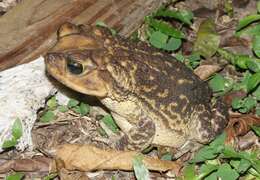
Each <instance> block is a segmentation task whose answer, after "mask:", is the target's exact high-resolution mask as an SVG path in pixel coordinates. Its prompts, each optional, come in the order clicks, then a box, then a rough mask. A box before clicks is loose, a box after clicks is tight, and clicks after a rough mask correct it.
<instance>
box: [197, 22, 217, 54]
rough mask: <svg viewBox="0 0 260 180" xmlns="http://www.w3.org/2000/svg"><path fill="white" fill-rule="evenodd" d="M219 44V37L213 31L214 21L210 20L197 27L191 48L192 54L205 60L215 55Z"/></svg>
mask: <svg viewBox="0 0 260 180" xmlns="http://www.w3.org/2000/svg"><path fill="white" fill-rule="evenodd" d="M219 43H220V36H219V35H218V34H217V32H216V30H215V24H214V21H213V20H211V19H208V20H205V21H203V22H202V23H201V25H200V27H199V30H198V33H197V39H196V41H195V43H194V46H193V52H195V53H198V54H200V55H201V56H203V57H205V58H210V57H211V56H213V55H214V54H215V53H216V51H217V49H218V47H219Z"/></svg>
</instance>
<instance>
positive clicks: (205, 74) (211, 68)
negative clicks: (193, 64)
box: [194, 65, 221, 80]
mask: <svg viewBox="0 0 260 180" xmlns="http://www.w3.org/2000/svg"><path fill="white" fill-rule="evenodd" d="M220 70H221V67H220V66H219V65H201V66H199V67H197V68H196V69H195V70H194V73H195V74H196V75H197V76H199V78H200V79H202V80H206V79H208V78H209V77H210V76H211V75H213V74H215V73H216V72H218V71H220Z"/></svg>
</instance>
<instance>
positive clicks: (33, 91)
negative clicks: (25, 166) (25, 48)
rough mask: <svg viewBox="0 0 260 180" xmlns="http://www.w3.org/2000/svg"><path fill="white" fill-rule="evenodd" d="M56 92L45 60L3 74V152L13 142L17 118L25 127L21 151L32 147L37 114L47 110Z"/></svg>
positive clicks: (0, 117)
mask: <svg viewBox="0 0 260 180" xmlns="http://www.w3.org/2000/svg"><path fill="white" fill-rule="evenodd" d="M55 92H56V89H55V88H54V86H53V85H52V83H51V82H50V81H49V80H48V78H47V77H46V74H45V66H44V61H43V57H40V58H38V59H37V60H35V61H33V62H31V63H28V64H24V65H19V66H16V67H14V68H11V69H8V70H5V71H2V72H0V107H1V108H0V151H2V149H1V147H2V144H3V142H4V141H5V140H9V139H11V137H12V135H11V134H12V133H11V129H12V125H13V123H14V121H15V120H16V119H17V118H19V119H20V120H21V122H22V125H23V135H22V137H21V138H20V139H19V143H18V144H17V146H16V147H17V149H19V150H24V149H25V148H26V147H28V146H29V147H32V140H31V130H32V127H33V125H34V123H35V120H36V117H37V111H38V110H39V108H41V107H44V105H45V101H46V97H48V96H50V95H51V94H54V93H55Z"/></svg>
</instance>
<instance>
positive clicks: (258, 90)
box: [253, 86, 260, 101]
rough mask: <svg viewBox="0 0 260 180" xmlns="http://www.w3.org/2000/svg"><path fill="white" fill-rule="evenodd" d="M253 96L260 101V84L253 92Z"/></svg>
mask: <svg viewBox="0 0 260 180" xmlns="http://www.w3.org/2000/svg"><path fill="white" fill-rule="evenodd" d="M253 96H254V97H255V98H256V100H257V101H260V86H257V88H256V90H255V91H254V92H253Z"/></svg>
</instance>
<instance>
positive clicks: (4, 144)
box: [2, 137, 18, 149]
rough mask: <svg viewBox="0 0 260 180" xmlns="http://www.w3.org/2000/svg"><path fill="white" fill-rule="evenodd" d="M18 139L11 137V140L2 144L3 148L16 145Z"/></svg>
mask: <svg viewBox="0 0 260 180" xmlns="http://www.w3.org/2000/svg"><path fill="white" fill-rule="evenodd" d="M17 143H18V142H17V139H15V138H14V137H13V138H12V139H11V140H5V141H4V143H3V145H2V148H4V149H5V148H11V147H14V146H15V145H16V144H17Z"/></svg>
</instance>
